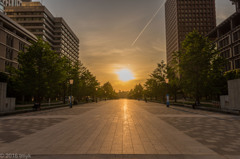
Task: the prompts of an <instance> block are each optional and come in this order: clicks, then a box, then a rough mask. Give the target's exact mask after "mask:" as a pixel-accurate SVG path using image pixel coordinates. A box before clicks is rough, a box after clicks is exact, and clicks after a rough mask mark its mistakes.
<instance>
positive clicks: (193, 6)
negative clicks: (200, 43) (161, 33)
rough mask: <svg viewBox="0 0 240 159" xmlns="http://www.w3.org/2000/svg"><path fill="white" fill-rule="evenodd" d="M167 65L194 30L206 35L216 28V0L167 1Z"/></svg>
mask: <svg viewBox="0 0 240 159" xmlns="http://www.w3.org/2000/svg"><path fill="white" fill-rule="evenodd" d="M165 19H166V49H167V50H166V51H167V63H168V64H171V61H172V60H173V53H174V52H175V51H178V50H179V49H180V47H181V42H182V41H183V40H184V39H185V37H186V35H187V34H188V33H189V32H192V31H193V30H194V29H196V30H197V31H199V32H200V33H201V34H203V35H206V34H207V33H208V32H209V31H210V30H212V29H213V28H214V27H216V11H215V0H167V1H166V3H165Z"/></svg>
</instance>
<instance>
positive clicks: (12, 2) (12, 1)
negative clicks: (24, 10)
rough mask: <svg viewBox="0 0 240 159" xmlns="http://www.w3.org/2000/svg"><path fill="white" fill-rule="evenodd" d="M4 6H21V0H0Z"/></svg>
mask: <svg viewBox="0 0 240 159" xmlns="http://www.w3.org/2000/svg"><path fill="white" fill-rule="evenodd" d="M0 1H1V2H2V3H3V5H4V6H5V7H7V6H21V4H22V0H0Z"/></svg>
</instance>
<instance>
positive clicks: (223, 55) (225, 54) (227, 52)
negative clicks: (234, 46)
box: [221, 50, 230, 58]
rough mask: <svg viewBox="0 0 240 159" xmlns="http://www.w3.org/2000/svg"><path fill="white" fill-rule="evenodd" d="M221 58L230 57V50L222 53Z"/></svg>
mask: <svg viewBox="0 0 240 159" xmlns="http://www.w3.org/2000/svg"><path fill="white" fill-rule="evenodd" d="M221 56H222V57H223V58H229V57H230V50H226V51H224V52H222V53H221Z"/></svg>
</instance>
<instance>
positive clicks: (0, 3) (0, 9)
mask: <svg viewBox="0 0 240 159" xmlns="http://www.w3.org/2000/svg"><path fill="white" fill-rule="evenodd" d="M0 12H2V13H3V12H4V5H3V2H1V1H0Z"/></svg>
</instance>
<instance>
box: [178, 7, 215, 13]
mask: <svg viewBox="0 0 240 159" xmlns="http://www.w3.org/2000/svg"><path fill="white" fill-rule="evenodd" d="M178 12H180V13H211V12H213V9H210V8H202V9H200V8H199V7H197V8H196V9H195V8H193V7H191V9H189V8H187V9H179V10H178Z"/></svg>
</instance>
